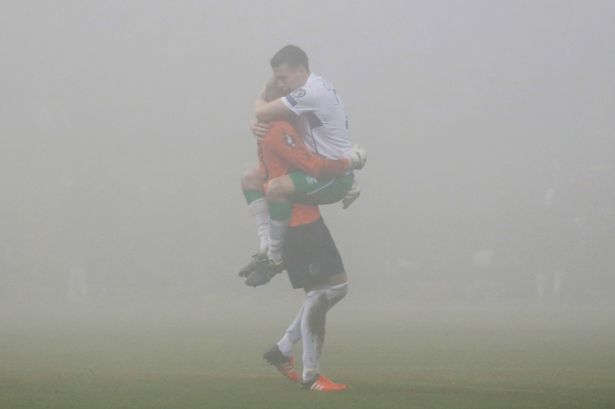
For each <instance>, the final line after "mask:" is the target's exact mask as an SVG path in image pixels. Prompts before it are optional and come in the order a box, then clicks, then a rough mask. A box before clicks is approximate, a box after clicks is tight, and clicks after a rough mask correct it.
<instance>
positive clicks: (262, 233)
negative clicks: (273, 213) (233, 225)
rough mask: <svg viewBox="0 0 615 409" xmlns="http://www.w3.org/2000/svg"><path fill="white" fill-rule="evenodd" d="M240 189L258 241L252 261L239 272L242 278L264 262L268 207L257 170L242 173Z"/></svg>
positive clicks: (267, 229) (266, 246)
mask: <svg viewBox="0 0 615 409" xmlns="http://www.w3.org/2000/svg"><path fill="white" fill-rule="evenodd" d="M241 189H242V191H243V195H244V197H245V198H246V202H247V204H248V208H249V209H250V212H251V213H252V216H253V217H254V221H255V222H256V229H257V233H258V239H259V246H258V252H257V253H256V254H255V255H254V256H253V258H252V261H251V262H250V263H249V264H248V265H247V266H246V267H244V268H243V269H241V271H240V272H239V275H240V276H242V277H244V276H247V275H248V274H250V272H251V271H253V270H254V269H255V268H256V265H258V264H260V263H263V262H265V261H266V254H267V250H268V248H269V207H268V205H267V200H266V199H265V193H264V192H263V179H262V177H261V175H260V172H259V170H258V168H253V169H250V170H248V171H247V172H246V173H244V175H243V177H242V178H241Z"/></svg>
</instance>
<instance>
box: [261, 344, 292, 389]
mask: <svg viewBox="0 0 615 409" xmlns="http://www.w3.org/2000/svg"><path fill="white" fill-rule="evenodd" d="M263 358H264V359H265V361H267V362H268V363H269V364H271V365H273V366H275V367H276V369H277V370H278V371H279V372H280V373H281V374H282V375H284V376H285V377H286V378H287V379H289V380H291V381H293V382H299V380H300V379H301V377H300V376H299V372H297V371H296V370H295V359H294V358H293V357H292V356H291V357H290V358H289V357H287V356H284V354H282V352H280V348H278V346H277V345H274V346H272V347H271V348H270V349H269V350H268V351H267V352H265V353H264V354H263Z"/></svg>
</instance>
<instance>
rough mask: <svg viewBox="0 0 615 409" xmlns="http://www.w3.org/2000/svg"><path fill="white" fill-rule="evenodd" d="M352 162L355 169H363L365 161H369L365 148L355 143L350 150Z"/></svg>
mask: <svg viewBox="0 0 615 409" xmlns="http://www.w3.org/2000/svg"><path fill="white" fill-rule="evenodd" d="M350 162H351V163H352V168H353V169H355V170H358V169H363V166H365V162H367V151H366V150H365V148H363V147H361V146H359V145H354V146H353V147H352V150H351V151H350Z"/></svg>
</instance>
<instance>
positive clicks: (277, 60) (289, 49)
mask: <svg viewBox="0 0 615 409" xmlns="http://www.w3.org/2000/svg"><path fill="white" fill-rule="evenodd" d="M282 64H286V65H288V66H289V67H291V68H298V67H304V68H305V69H306V70H308V71H309V70H310V65H309V63H308V56H307V54H306V53H305V51H303V50H302V49H301V48H299V47H297V46H296V45H287V46H284V47H282V48H281V49H280V51H278V52H277V53H275V55H274V56H273V58H271V68H276V67H279V66H280V65H282Z"/></svg>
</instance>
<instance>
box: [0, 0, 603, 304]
mask: <svg viewBox="0 0 615 409" xmlns="http://www.w3.org/2000/svg"><path fill="white" fill-rule="evenodd" d="M613 21H615V5H614V4H613V2H610V1H606V0H605V1H590V2H577V1H555V0H553V1H544V0H542V1H529V0H519V1H487V0H481V1H468V2H460V1H452V0H451V1H437V2H418V1H384V2H367V1H361V2H354V1H352V2H351V1H340V2H328V1H327V2H325V1H319V0H317V1H311V2H282V1H279V0H275V1H260V2H256V3H249V2H229V1H225V2H222V1H188V0H186V1H170V0H169V1H119V0H117V1H116V0H112V1H90V2H83V1H67V0H61V1H58V2H53V3H47V2H40V1H39V2H18V1H4V2H2V4H1V5H0V58H1V61H2V64H0V89H1V90H2V98H1V99H0V164H1V165H0V186H1V191H2V199H1V200H0V223H1V224H0V296H1V297H2V300H3V301H2V304H3V305H4V306H5V307H6V308H9V309H10V308H13V310H12V311H13V312H15V313H17V312H19V310H18V308H19V309H27V308H28V306H29V305H32V304H33V303H34V304H37V305H38V304H43V305H45V306H48V305H51V303H58V304H60V305H64V303H68V304H67V305H68V307H69V309H71V308H74V309H79V308H80V307H78V305H80V304H87V303H100V304H102V305H105V303H107V302H108V301H109V300H114V302H121V301H128V300H134V299H138V300H142V301H143V302H145V303H147V304H148V305H159V306H160V305H164V306H165V308H167V307H168V308H171V306H173V305H185V303H190V302H192V301H194V302H199V301H202V300H210V301H211V302H210V304H211V306H212V308H219V309H220V310H222V309H223V308H222V306H223V305H228V304H229V303H230V304H234V303H243V304H240V305H246V306H249V305H261V306H263V305H267V303H268V302H271V300H281V302H284V303H285V305H286V304H288V305H290V306H292V309H293V310H294V309H295V306H297V308H298V302H295V301H296V300H295V298H292V300H293V303H289V302H288V301H289V298H287V297H298V298H300V297H301V294H300V293H299V292H296V291H295V292H292V290H291V288H290V286H289V284H288V281H287V279H286V278H285V277H283V276H280V277H276V278H275V279H274V281H273V282H272V283H271V284H270V285H269V286H268V287H262V288H258V289H251V288H247V287H245V286H244V285H243V283H242V281H241V280H240V279H239V278H238V277H237V271H238V270H239V268H241V267H242V266H243V265H244V264H245V263H247V262H248V261H249V257H250V256H251V255H252V254H253V253H254V252H255V250H256V245H257V238H256V231H255V227H254V222H253V220H252V219H251V216H250V213H249V211H248V209H247V207H246V205H245V200H244V198H243V196H242V194H241V190H240V186H239V178H240V176H241V174H242V173H243V171H245V170H246V169H248V168H249V167H250V166H252V165H254V164H256V152H255V139H254V137H253V136H252V135H251V133H250V131H249V128H248V126H249V121H250V117H251V115H252V108H253V101H254V99H255V97H256V95H257V94H258V92H259V90H260V88H261V86H262V84H263V82H264V81H265V80H266V79H267V78H268V76H269V75H270V73H271V70H270V67H269V59H270V58H271V56H272V55H273V54H274V53H275V52H276V51H277V50H278V49H279V48H281V47H282V46H284V45H286V44H296V45H299V46H300V47H302V48H303V49H304V50H305V51H306V52H307V53H308V55H309V57H310V65H311V67H310V68H311V70H312V71H313V72H315V73H317V74H319V75H322V76H324V77H326V78H328V79H329V80H330V81H331V82H332V83H333V84H335V86H336V89H337V91H338V93H339V94H340V95H341V97H342V99H343V101H344V104H345V106H346V109H347V111H348V114H349V118H350V130H351V136H352V140H353V142H355V143H360V144H361V145H363V146H365V147H366V148H367V150H368V155H369V160H368V163H367V166H366V167H365V169H363V170H361V171H360V172H359V173H358V180H359V183H360V185H361V188H362V196H361V198H360V199H359V200H358V201H357V202H355V203H354V204H353V205H352V206H351V208H350V209H348V210H342V209H341V206H340V205H330V206H326V207H323V208H322V212H323V215H324V217H325V220H326V222H327V224H328V225H329V227H330V229H331V232H332V234H333V237H334V238H335V240H336V242H337V245H338V247H339V249H340V251H341V254H342V257H343V258H344V262H345V265H346V268H347V270H348V274H349V277H350V280H351V293H350V295H349V297H348V300H347V301H346V305H347V306H346V307H344V308H346V310H345V311H346V313H347V314H348V313H349V312H350V311H352V309H353V308H356V309H365V308H366V306H368V305H384V306H387V305H403V304H405V303H408V304H411V305H433V306H438V305H442V304H447V305H448V304H451V303H452V304H458V305H466V304H471V305H476V304H482V303H486V304H494V303H496V304H497V303H501V304H514V305H522V304H525V303H550V304H554V305H571V304H572V305H607V306H608V305H611V306H612V305H613V299H614V296H615V252H614V251H613V250H614V249H615V184H614V183H613V180H614V177H615V168H614V166H615V161H614V160H615V115H614V113H615V76H614V75H613V73H614V72H615V47H614V45H613V38H615V26H614V25H613ZM289 294H292V295H289ZM366 296H368V297H366ZM16 305H17V306H19V307H16ZM216 305H217V306H218V307H216ZM6 308H5V311H6Z"/></svg>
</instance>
